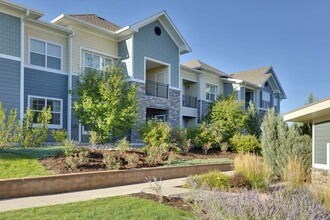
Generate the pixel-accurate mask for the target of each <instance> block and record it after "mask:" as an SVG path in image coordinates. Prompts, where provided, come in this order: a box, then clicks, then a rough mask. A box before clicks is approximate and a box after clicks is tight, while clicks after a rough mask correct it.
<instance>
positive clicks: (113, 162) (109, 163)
mask: <svg viewBox="0 0 330 220" xmlns="http://www.w3.org/2000/svg"><path fill="white" fill-rule="evenodd" d="M103 163H104V164H105V166H106V167H107V168H108V169H110V170H119V168H120V166H121V162H120V160H119V158H116V157H114V156H112V155H106V156H105V157H104V158H103Z"/></svg>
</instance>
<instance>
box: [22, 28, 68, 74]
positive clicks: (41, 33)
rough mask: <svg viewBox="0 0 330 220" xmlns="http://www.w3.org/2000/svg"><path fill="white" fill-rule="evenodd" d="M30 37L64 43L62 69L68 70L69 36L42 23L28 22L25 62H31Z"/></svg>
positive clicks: (25, 36)
mask: <svg viewBox="0 0 330 220" xmlns="http://www.w3.org/2000/svg"><path fill="white" fill-rule="evenodd" d="M29 37H32V38H37V39H40V40H44V41H48V42H51V43H55V44H60V45H62V56H63V57H62V70H63V72H68V37H67V36H65V35H62V34H58V33H57V32H56V31H54V30H52V29H49V28H46V27H45V26H42V25H40V24H36V23H31V22H27V23H26V25H25V34H24V50H25V52H24V62H25V64H29V50H28V49H29V40H28V39H29Z"/></svg>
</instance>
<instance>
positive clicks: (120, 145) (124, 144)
mask: <svg viewBox="0 0 330 220" xmlns="http://www.w3.org/2000/svg"><path fill="white" fill-rule="evenodd" d="M117 149H118V150H119V151H129V150H130V149H131V146H130V145H129V142H128V141H127V138H126V137H124V138H123V139H120V140H118V141H117Z"/></svg>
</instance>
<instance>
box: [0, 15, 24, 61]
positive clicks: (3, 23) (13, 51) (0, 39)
mask: <svg viewBox="0 0 330 220" xmlns="http://www.w3.org/2000/svg"><path fill="white" fill-rule="evenodd" d="M20 36H21V19H20V18H17V17H13V16H11V15H7V14H4V13H0V53H2V54H6V55H10V56H16V57H20V47H21V40H20V39H21V37H20Z"/></svg>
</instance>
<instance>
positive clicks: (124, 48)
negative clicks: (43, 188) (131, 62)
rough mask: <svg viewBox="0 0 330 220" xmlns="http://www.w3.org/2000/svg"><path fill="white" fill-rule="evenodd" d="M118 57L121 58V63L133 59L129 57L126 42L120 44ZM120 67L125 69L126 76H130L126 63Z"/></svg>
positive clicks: (120, 64)
mask: <svg viewBox="0 0 330 220" xmlns="http://www.w3.org/2000/svg"><path fill="white" fill-rule="evenodd" d="M118 56H119V58H120V61H122V60H126V59H131V57H128V58H127V56H129V52H128V45H127V43H126V41H125V40H123V41H120V42H119V43H118ZM119 66H120V67H122V68H123V72H124V74H125V75H126V76H128V71H127V70H128V66H127V65H126V63H124V62H119Z"/></svg>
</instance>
